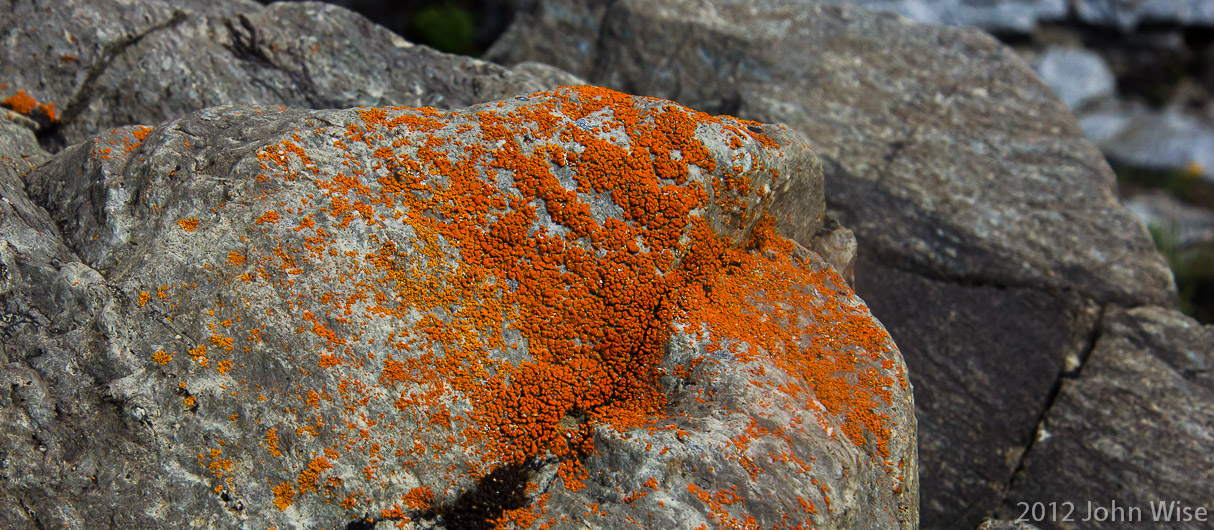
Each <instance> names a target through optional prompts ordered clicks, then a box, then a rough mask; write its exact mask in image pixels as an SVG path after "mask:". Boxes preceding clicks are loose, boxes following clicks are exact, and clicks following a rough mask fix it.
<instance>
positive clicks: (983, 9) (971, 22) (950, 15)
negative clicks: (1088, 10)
mask: <svg viewBox="0 0 1214 530" xmlns="http://www.w3.org/2000/svg"><path fill="white" fill-rule="evenodd" d="M825 3H831V4H853V5H858V6H862V7H864V8H866V9H871V10H873V11H882V12H888V13H895V14H898V15H902V16H904V17H907V18H909V19H911V20H914V21H916V22H922V23H924V24H941V25H948V26H975V27H979V28H982V29H985V30H988V31H1009V32H1018V33H1029V32H1031V31H1032V30H1033V28H1035V27H1036V26H1037V23H1038V22H1039V21H1045V20H1059V19H1064V18H1066V15H1067V3H1066V2H1065V0H986V1H976V0H827V2H825Z"/></svg>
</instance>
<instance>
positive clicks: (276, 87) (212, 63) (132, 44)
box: [0, 0, 580, 149]
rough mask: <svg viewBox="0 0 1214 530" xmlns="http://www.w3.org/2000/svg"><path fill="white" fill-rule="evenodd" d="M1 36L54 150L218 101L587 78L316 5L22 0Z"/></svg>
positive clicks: (446, 93)
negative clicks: (421, 42) (415, 36)
mask: <svg viewBox="0 0 1214 530" xmlns="http://www.w3.org/2000/svg"><path fill="white" fill-rule="evenodd" d="M0 37H3V39H4V42H5V45H4V47H3V49H2V50H0V64H3V65H5V69H4V72H3V79H2V81H3V85H0V100H10V99H11V103H10V104H9V105H8V106H9V107H10V108H15V107H17V106H18V104H20V106H21V107H22V108H28V109H29V112H28V113H29V114H31V115H33V116H34V117H35V118H37V120H36V121H38V122H39V123H38V125H37V131H38V136H39V139H40V141H41V143H42V144H43V145H44V146H47V147H50V148H55V149H57V148H60V147H63V146H65V145H69V144H74V143H78V142H82V141H85V140H87V139H89V138H91V137H92V135H93V134H95V133H96V132H99V131H103V130H110V129H113V128H114V127H117V126H122V125H138V124H151V125H155V124H159V123H161V122H163V121H165V120H167V119H172V118H177V117H180V116H182V115H183V114H185V113H188V112H193V111H195V110H198V109H201V108H204V107H209V106H217V105H232V104H258V105H269V106H273V105H283V106H286V107H292V108H317V109H321V108H345V107H353V106H358V105H368V106H381V105H398V106H410V107H420V106H434V107H444V108H458V107H463V106H467V105H471V104H474V103H481V102H485V101H494V100H499V99H503V98H506V97H509V96H512V95H515V94H520V93H527V92H535V91H540V90H546V89H549V88H553V87H555V86H559V85H568V84H578V83H580V81H579V80H578V79H577V78H575V77H573V76H571V75H569V74H567V73H564V72H560V71H558V70H556V69H554V68H550V67H545V66H543V65H535V64H531V65H521V66H520V67H516V68H502V67H499V66H496V65H493V64H489V63H486V62H484V61H479V60H476V59H472V58H468V57H459V56H454V55H447V54H443V53H439V52H436V51H434V50H431V49H429V48H426V47H424V46H417V45H414V44H412V43H410V42H408V41H406V40H404V39H402V38H401V37H400V36H398V35H396V34H394V33H392V32H390V31H388V30H386V29H384V28H383V27H380V26H377V25H375V24H372V23H371V22H369V21H368V20H367V19H365V18H363V17H361V16H359V15H357V14H355V13H353V12H350V11H347V10H345V9H342V8H339V7H336V6H332V5H328V4H323V3H318V2H278V3H274V4H271V5H269V6H264V7H263V6H261V5H260V4H258V3H256V2H253V1H252V0H230V1H229V0H188V1H186V0H140V1H138V2H126V1H119V0H64V1H61V2H56V3H55V6H54V8H53V9H50V8H45V7H40V5H38V4H34V3H28V2H23V3H20V4H14V5H13V6H12V7H11V9H5V10H3V12H2V13H0ZM12 98H17V99H12ZM23 102H32V104H22V103H23Z"/></svg>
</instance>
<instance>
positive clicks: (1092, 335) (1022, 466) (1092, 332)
mask: <svg viewBox="0 0 1214 530" xmlns="http://www.w3.org/2000/svg"><path fill="white" fill-rule="evenodd" d="M1108 308H1109V306H1108V304H1103V305H1101V306H1100V308H1099V312H1098V314H1097V315H1096V318H1095V320H1094V322H1093V323H1092V324H1091V329H1089V330H1088V332H1087V333H1086V334H1085V338H1084V341H1083V345H1082V347H1081V348H1080V350H1079V351H1078V352H1077V355H1076V358H1077V359H1078V364H1077V366H1075V367H1073V368H1068V367H1067V366H1066V364H1065V363H1064V364H1063V367H1062V370H1061V371H1059V372H1058V375H1057V377H1055V379H1054V383H1053V385H1051V386H1050V390H1049V393H1048V394H1047V395H1046V399H1045V403H1044V404H1043V405H1042V407H1041V409H1040V410H1039V411H1038V413H1037V421H1036V423H1035V424H1034V428H1033V431H1032V432H1031V433H1029V436H1028V444H1027V445H1026V446H1025V447H1024V449H1023V450H1021V451H1020V455H1019V457H1018V458H1017V461H1016V467H1015V468H1013V470H1012V474H1011V475H1010V478H1009V479H1008V481H1007V482H1006V483H1004V484H1003V485H1002V491H1001V493H1000V496H1001V498H1000V500H999V504H998V505H997V506H996V510H1004V509H1006V507H1007V506H1006V505H1007V502H1008V496H1009V494H1010V493H1011V492H1012V491H1013V490H1014V489H1015V487H1016V485H1017V481H1019V480H1021V479H1022V478H1023V476H1024V474H1025V473H1026V472H1027V469H1026V466H1027V465H1028V461H1029V459H1030V458H1031V457H1032V456H1033V449H1034V447H1035V446H1036V445H1037V443H1039V442H1041V441H1043V440H1044V439H1045V437H1048V436H1050V434H1049V431H1047V430H1046V422H1047V420H1048V418H1049V416H1050V412H1051V411H1052V410H1053V408H1054V406H1055V405H1056V404H1057V402H1058V399H1059V396H1061V394H1062V389H1063V385H1065V384H1067V382H1068V381H1074V380H1077V379H1079V376H1080V373H1081V372H1082V371H1083V368H1084V366H1086V365H1087V362H1088V359H1089V358H1090V357H1091V355H1092V352H1093V351H1095V350H1096V344H1097V343H1098V342H1099V341H1100V336H1101V333H1102V330H1103V326H1104V325H1105V313H1106V312H1107V311H1108ZM987 515H988V516H990V517H997V516H998V513H997V512H996V511H992V512H991V513H989V514H987Z"/></svg>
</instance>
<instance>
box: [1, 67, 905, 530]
mask: <svg viewBox="0 0 1214 530" xmlns="http://www.w3.org/2000/svg"><path fill="white" fill-rule="evenodd" d="M0 132H2V133H3V137H2V138H3V140H2V141H0V150H3V151H2V152H3V155H2V156H3V157H4V158H0V161H3V162H4V164H5V165H4V166H2V167H3V168H4V172H3V173H0V176H2V177H3V179H4V180H3V181H0V183H2V184H3V188H0V191H2V192H3V195H2V199H0V206H2V207H3V208H4V209H3V210H0V214H2V215H3V217H2V218H0V227H3V232H0V234H2V235H3V236H4V239H3V240H0V262H2V263H3V264H4V275H3V276H2V277H3V278H4V283H3V284H0V286H2V287H3V289H2V290H0V303H2V304H3V306H0V307H2V309H3V311H4V313H3V315H4V317H3V327H2V328H0V332H2V333H3V334H4V336H5V342H4V354H5V363H4V364H3V365H0V379H2V380H3V383H4V384H5V385H6V386H5V388H7V389H9V391H8V392H5V393H3V397H0V415H2V419H3V420H4V425H5V428H4V429H2V430H0V462H3V463H4V465H3V466H2V467H0V481H2V482H3V484H2V485H3V488H2V490H3V492H4V494H3V497H0V526H3V527H5V528H14V529H25V528H31V529H33V528H52V527H53V528H97V527H100V526H103V525H105V524H109V525H111V526H115V527H140V528H184V527H200V528H265V527H270V526H277V527H279V528H294V527H300V528H320V527H327V528H354V527H356V526H348V525H353V524H356V523H358V524H361V523H359V521H364V520H365V521H367V522H368V523H370V524H373V525H374V526H375V527H376V528H381V527H382V528H390V527H396V526H397V525H398V524H400V525H402V526H404V527H406V528H409V527H412V528H430V527H433V524H435V523H437V524H438V525H439V527H445V528H452V529H455V528H479V527H482V526H484V525H486V524H487V523H486V521H487V520H489V519H494V518H497V517H506V518H509V519H510V520H512V521H514V522H515V523H516V524H517V525H518V526H519V527H538V526H540V525H545V524H555V525H556V526H554V527H555V528H566V527H569V525H570V524H571V522H572V521H580V522H584V523H585V524H588V525H589V526H590V527H592V528H619V527H621V526H622V525H625V524H628V523H630V522H632V523H636V524H640V525H642V526H648V527H655V528H693V527H696V526H699V525H702V524H711V525H722V526H728V525H731V524H760V525H762V526H765V527H766V526H773V525H776V524H784V523H788V522H795V521H805V522H808V523H810V524H813V525H814V526H817V527H820V528H856V527H865V528H906V529H911V528H915V527H916V521H917V519H918V514H917V504H918V503H917V491H918V487H917V467H916V466H917V460H916V441H915V420H914V415H913V410H914V405H913V401H912V399H911V389H910V386H909V384H908V383H907V382H906V379H905V365H904V364H903V363H902V362H901V358H900V356H899V355H898V353H897V350H896V349H894V348H893V344H892V341H890V339H889V336H888V335H887V334H886V333H885V332H884V330H883V329H882V328H881V326H880V324H879V323H877V322H876V321H875V320H874V319H873V318H872V316H871V315H870V314H869V313H868V311H867V308H866V307H865V306H864V305H863V303H862V302H861V301H860V300H859V299H858V298H857V297H856V296H855V295H854V294H852V292H851V291H850V289H848V288H847V287H846V285H845V283H844V281H843V279H842V278H840V277H839V276H838V275H837V274H835V273H833V272H832V271H831V269H829V268H828V267H827V266H826V264H825V263H824V262H822V261H821V260H820V259H819V258H817V256H816V255H814V254H812V253H810V254H802V253H801V252H800V251H797V250H796V249H795V248H794V247H793V246H791V244H790V245H787V246H784V245H782V244H780V243H778V242H777V240H776V239H773V237H772V235H771V233H770V229H769V228H764V226H765V225H763V224H761V223H759V221H760V219H761V215H760V214H761V213H763V212H764V211H766V210H768V209H772V210H774V211H780V209H781V208H787V206H785V205H783V203H785V202H787V201H792V202H793V203H794V204H797V205H800V206H799V207H802V208H811V209H812V208H814V203H815V202H817V206H816V208H817V209H818V210H819V211H820V210H821V208H822V206H821V202H822V197H821V195H819V196H818V197H817V199H816V201H814V200H813V199H812V198H810V197H806V196H803V195H798V196H790V195H789V193H790V191H791V190H803V189H819V190H820V189H821V183H820V180H821V173H820V172H819V171H818V170H817V163H816V161H815V159H814V156H813V154H812V153H811V152H810V151H809V150H808V146H807V145H806V143H805V140H804V138H803V137H801V136H800V135H798V134H797V133H793V132H791V131H789V130H787V129H784V128H782V127H777V126H768V125H761V124H757V123H753V122H741V121H738V120H734V119H731V118H727V119H713V118H710V117H708V116H706V115H703V114H701V113H697V112H691V111H688V110H686V109H683V108H681V107H678V106H676V105H673V104H670V103H668V102H662V101H658V100H652V99H648V98H631V97H629V96H625V95H622V94H618V93H612V92H608V91H603V90H601V89H587V90H579V89H564V91H563V92H560V93H550V94H540V95H533V96H528V97H516V98H512V99H510V100H508V101H505V102H501V103H491V104H486V105H481V106H478V107H472V108H468V109H463V110H459V111H454V112H450V113H445V112H441V111H437V110H434V109H421V110H412V109H400V108H393V109H378V108H367V107H363V108H356V109H349V110H332V111H308V110H300V109H281V108H279V107H264V106H263V107H250V106H229V107H219V108H212V109H207V110H203V111H200V112H197V113H192V114H188V115H186V116H184V117H182V118H179V119H177V120H173V121H170V122H167V123H165V124H162V125H159V126H157V127H155V128H149V127H143V126H129V127H120V128H118V129H114V130H112V131H106V132H103V133H101V134H99V135H98V136H96V137H95V138H93V139H92V140H90V141H87V142H83V143H79V144H76V145H73V146H71V147H69V148H67V149H65V150H63V151H62V152H60V153H58V154H57V155H56V156H55V157H53V158H50V157H49V156H48V155H47V154H46V153H44V152H42V151H41V149H40V148H39V147H38V146H37V144H36V143H35V141H34V138H33V135H32V133H31V132H30V131H29V130H28V129H25V128H22V127H19V126H16V125H11V124H5V125H4V128H3V129H0ZM803 179H808V180H817V181H819V182H818V183H816V184H814V183H808V184H803V183H797V181H798V180H803ZM613 187H614V189H613ZM650 203H653V204H650ZM663 212H664V213H665V216H666V217H663ZM819 216H820V214H817V215H815V217H819ZM756 227H758V228H756ZM714 234H716V235H714ZM628 241H631V242H632V244H631V245H629V244H628V243H626V242H628ZM630 247H634V248H630ZM748 248H752V249H753V250H746V249H748ZM720 267H725V268H723V269H722V268H720ZM731 267H732V268H731ZM478 271H479V272H478ZM621 271H623V272H621ZM655 271H656V272H655ZM756 272H760V273H761V274H756ZM666 273H670V274H666ZM541 274H543V277H542V278H541V277H540V276H539V275H541ZM684 281H687V282H688V283H686V284H684V283H680V282H684ZM697 282H698V283H697ZM701 284H702V285H701ZM753 292H762V293H763V297H762V298H759V297H755V296H753V294H752V293H753ZM676 301H677V302H676ZM638 326H639V327H638ZM570 330H572V331H575V332H577V333H578V334H576V335H571V336H566V335H562V334H561V333H562V332H563V331H570ZM578 330H580V331H578ZM755 330H761V331H762V332H761V333H756V332H754V331H755ZM781 337H783V338H781ZM668 339H669V340H668ZM620 355H625V357H624V358H621V357H619V356H620ZM507 374H508V375H507ZM537 418H538V419H537ZM788 492H797V494H795V495H793V494H789V493H788ZM364 518H366V519H364ZM478 525H480V526H478ZM579 527H581V526H579Z"/></svg>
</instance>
